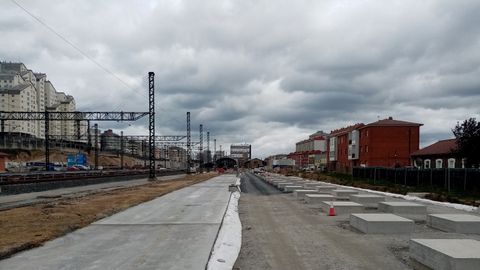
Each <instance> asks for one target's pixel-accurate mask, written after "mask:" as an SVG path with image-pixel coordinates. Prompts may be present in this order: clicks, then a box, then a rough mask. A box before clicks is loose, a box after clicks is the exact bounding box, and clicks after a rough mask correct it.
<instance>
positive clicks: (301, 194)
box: [293, 189, 317, 200]
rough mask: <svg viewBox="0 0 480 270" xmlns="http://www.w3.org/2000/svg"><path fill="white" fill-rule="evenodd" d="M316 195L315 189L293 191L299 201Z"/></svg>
mask: <svg viewBox="0 0 480 270" xmlns="http://www.w3.org/2000/svg"><path fill="white" fill-rule="evenodd" d="M315 193H317V191H316V190H315V189H295V190H294V191H293V196H295V198H296V199H297V200H303V199H305V195H306V194H315Z"/></svg>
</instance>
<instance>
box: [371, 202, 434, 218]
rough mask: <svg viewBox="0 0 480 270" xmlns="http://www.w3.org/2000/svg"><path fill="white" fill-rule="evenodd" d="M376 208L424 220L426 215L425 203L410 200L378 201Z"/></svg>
mask: <svg viewBox="0 0 480 270" xmlns="http://www.w3.org/2000/svg"><path fill="white" fill-rule="evenodd" d="M378 210H379V211H380V212H385V213H392V214H396V215H399V216H402V217H406V218H411V219H415V220H424V219H425V216H426V215H427V207H426V206H425V205H422V204H418V203H412V202H380V203H378Z"/></svg>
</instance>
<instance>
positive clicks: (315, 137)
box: [288, 131, 328, 168]
mask: <svg viewBox="0 0 480 270" xmlns="http://www.w3.org/2000/svg"><path fill="white" fill-rule="evenodd" d="M327 139H328V134H326V133H325V132H323V131H317V132H316V133H314V134H312V135H310V136H309V138H308V139H306V140H303V141H300V142H297V143H296V145H295V152H294V153H290V154H289V155H288V157H289V158H290V159H293V160H294V161H295V166H296V167H298V168H325V167H326V165H327V157H328V154H327Z"/></svg>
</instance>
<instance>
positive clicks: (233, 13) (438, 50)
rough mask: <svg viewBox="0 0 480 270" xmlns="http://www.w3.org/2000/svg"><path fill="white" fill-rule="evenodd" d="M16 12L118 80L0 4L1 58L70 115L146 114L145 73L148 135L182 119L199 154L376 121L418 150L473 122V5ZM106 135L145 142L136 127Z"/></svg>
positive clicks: (119, 4)
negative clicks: (205, 146)
mask: <svg viewBox="0 0 480 270" xmlns="http://www.w3.org/2000/svg"><path fill="white" fill-rule="evenodd" d="M16 2H17V3H18V4H20V5H21V6H23V7H24V8H25V9H27V10H28V11H29V12H31V13H32V14H34V15H35V16H37V17H38V18H39V19H40V20H41V21H42V22H44V23H45V24H46V25H48V26H50V27H51V28H52V29H54V31H56V32H57V33H58V34H60V35H61V36H62V37H64V38H65V39H66V40H68V41H69V42H71V43H72V44H74V45H75V46H76V47H77V48H79V49H80V50H81V51H83V52H84V53H85V54H86V55H88V56H89V57H90V58H91V59H93V60H94V61H96V62H97V63H99V64H100V65H101V66H102V67H103V68H105V69H107V70H108V71H110V72H112V73H113V74H115V75H116V76H117V77H119V78H121V80H122V81H120V80H118V79H117V78H115V76H112V75H111V74H110V73H108V72H106V71H105V70H103V69H102V68H100V67H99V66H97V65H96V64H95V63H94V62H93V61H91V60H89V59H88V58H87V57H85V56H84V55H82V54H81V53H80V52H78V51H77V50H75V49H74V48H72V46H71V45H69V44H68V43H67V42H65V41H64V40H62V39H61V38H59V37H58V36H56V35H55V34H54V33H52V32H51V31H50V30H49V29H48V28H47V27H45V26H44V25H42V24H41V23H39V22H38V21H36V20H35V19H34V18H32V17H31V16H30V15H28V14H27V13H26V12H25V11H24V10H22V9H21V8H20V7H18V6H17V5H15V4H14V3H13V2H11V1H8V0H3V1H1V2H0V41H1V42H0V58H1V60H2V61H4V60H6V61H20V62H23V63H24V64H25V65H26V66H27V67H28V68H30V69H33V70H34V71H35V72H43V73H46V74H47V77H48V79H49V80H50V81H52V83H53V84H54V86H55V87H56V88H57V90H58V91H64V92H66V93H68V94H71V95H73V96H74V97H75V99H76V101H77V107H78V109H80V110H97V111H107V110H123V111H147V110H148V107H147V100H148V99H147V91H148V88H147V73H148V72H149V71H153V72H155V74H156V76H155V82H156V84H155V85H156V97H155V98H156V113H157V118H156V123H157V133H160V134H164V135H172V134H185V133H186V131H185V130H186V127H185V126H186V123H185V114H186V112H187V111H190V112H191V113H192V131H195V132H196V133H195V134H194V136H195V137H194V138H193V140H198V125H199V124H201V123H202V124H203V125H204V130H205V131H207V130H208V131H210V133H211V141H212V143H211V147H212V148H213V138H217V140H218V143H217V149H218V145H220V144H222V145H223V147H224V148H226V147H227V146H228V145H229V144H230V143H242V142H246V143H251V144H252V145H253V147H252V148H253V154H254V156H257V157H265V156H268V155H270V154H276V153H288V152H291V151H294V146H295V142H296V141H298V140H301V139H304V138H306V137H307V136H308V134H311V133H313V132H315V131H317V130H324V131H327V132H329V131H330V130H332V129H337V128H340V127H343V126H345V125H349V124H354V123H358V122H363V123H369V122H373V121H376V120H377V119H379V118H380V119H383V118H387V117H388V116H392V117H393V118H394V119H399V120H405V121H412V122H419V123H423V124H424V126H422V127H421V142H422V143H421V145H422V146H426V145H428V144H429V143H432V142H433V141H435V140H439V139H446V138H450V137H452V133H451V128H452V127H453V126H455V124H456V122H457V121H462V120H464V119H466V118H469V117H476V118H477V119H479V118H480V15H479V14H480V1H477V0H471V1H467V0H465V1H463V0H456V1H451V0H445V1H442V0H422V1H418V0H411V1H408V0H400V1H386V0H377V1H362V0H351V1H341V0H336V1H327V0H322V1H318V0H316V1H315V0H312V1H302V0H296V1H282V0H269V1H264V0H238V1H206V0H204V1H199V0H191V1H179V0H169V1H133V0H132V1H118V0H115V1H113V0H111V1H105V0H102V1H93V0H77V1H65V0H58V1H50V0H49V1H33V0H28V1H27V0H16ZM101 127H102V128H108V127H109V124H101ZM111 127H114V128H116V129H117V130H120V129H123V130H125V133H126V134H127V133H128V134H147V126H146V121H145V120H144V121H139V122H136V123H133V124H131V125H128V124H127V125H125V124H124V125H120V124H111ZM204 137H206V135H204Z"/></svg>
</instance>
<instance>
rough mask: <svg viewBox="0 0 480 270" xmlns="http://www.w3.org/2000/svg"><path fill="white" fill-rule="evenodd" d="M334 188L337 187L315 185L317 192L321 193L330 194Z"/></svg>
mask: <svg viewBox="0 0 480 270" xmlns="http://www.w3.org/2000/svg"><path fill="white" fill-rule="evenodd" d="M334 189H337V187H334V186H317V191H318V193H323V194H330V192H331V191H332V190H334Z"/></svg>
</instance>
